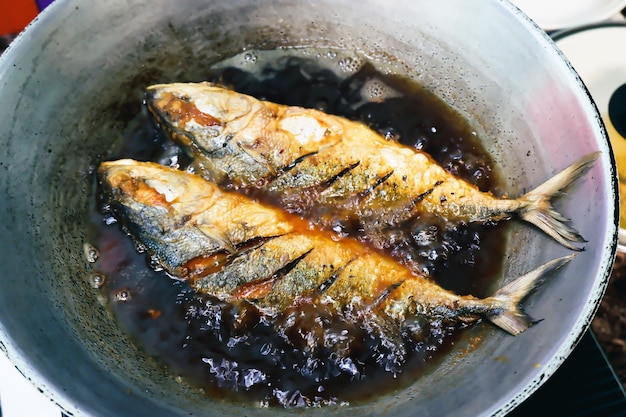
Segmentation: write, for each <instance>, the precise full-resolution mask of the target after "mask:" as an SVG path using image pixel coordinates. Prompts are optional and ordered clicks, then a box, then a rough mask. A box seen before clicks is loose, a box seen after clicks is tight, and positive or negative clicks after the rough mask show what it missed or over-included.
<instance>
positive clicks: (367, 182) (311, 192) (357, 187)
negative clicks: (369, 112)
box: [147, 83, 599, 250]
mask: <svg viewBox="0 0 626 417" xmlns="http://www.w3.org/2000/svg"><path fill="white" fill-rule="evenodd" d="M147 104H148V108H149V109H150V111H151V112H152V114H153V115H154V116H155V117H156V118H157V120H159V122H160V123H161V124H162V125H164V126H165V127H166V128H167V129H168V130H169V131H170V132H171V133H172V135H173V137H174V138H175V139H176V140H178V141H179V142H180V143H181V144H182V145H183V146H184V147H186V149H187V150H188V151H189V152H190V153H191V154H192V156H193V157H194V160H195V164H196V167H197V169H198V172H200V173H201V174H202V175H203V176H204V177H205V178H207V179H210V180H212V181H216V182H218V183H224V182H228V183H230V184H235V185H236V186H238V187H263V188H264V189H265V190H267V191H269V192H273V193H276V195H279V196H281V198H282V199H283V203H285V204H283V206H288V207H292V205H295V206H298V205H304V206H307V205H313V204H322V205H328V206H331V207H336V208H340V209H343V210H348V212H350V213H353V214H354V215H355V216H356V217H357V218H360V219H371V218H374V217H378V218H383V219H384V220H385V223H391V224H398V223H400V222H402V221H404V220H407V219H408V218H411V217H413V216H415V215H417V214H419V213H429V214H434V215H436V216H438V217H439V218H441V219H442V220H443V221H455V222H459V221H464V222H476V221H488V220H491V221H499V220H504V219H508V218H510V217H512V216H513V215H518V216H519V217H520V218H522V219H523V220H525V221H528V222H530V223H532V224H534V225H535V226H537V227H538V228H540V229H541V230H543V231H544V232H545V233H547V234H548V235H549V236H551V237H552V238H554V239H555V240H556V241H558V242H559V243H561V244H562V245H564V246H565V247H567V248H569V249H572V250H582V248H581V247H579V246H578V245H577V244H579V243H582V242H584V239H583V238H582V237H581V236H580V234H579V233H578V232H577V231H576V230H575V229H573V228H572V227H571V226H570V225H569V224H568V222H569V221H568V220H567V219H566V218H565V217H563V216H562V215H561V214H560V213H558V212H557V211H556V210H555V209H554V208H553V207H552V205H551V199H552V198H553V197H554V196H556V195H559V194H560V193H561V192H562V191H564V190H566V189H567V188H568V187H570V186H571V184H572V183H573V182H574V181H576V180H577V179H578V178H580V177H581V176H582V175H583V174H584V173H585V172H586V171H587V170H588V169H589V168H590V167H591V164H592V162H593V161H594V160H595V159H596V158H597V157H598V155H599V153H598V152H596V153H592V154H589V155H587V156H585V157H583V158H581V159H580V160H578V161H576V162H574V163H573V164H572V165H571V166H570V167H568V168H566V169H565V170H564V171H562V172H560V173H558V174H557V175H555V176H554V177H552V178H551V179H549V180H548V181H546V182H545V183H544V184H542V185H540V186H539V187H537V188H536V189H535V190H532V191H531V192H529V193H527V194H525V195H523V196H521V197H519V198H515V199H508V198H499V197H496V196H494V195H493V194H492V193H490V192H481V191H480V190H479V189H478V188H477V187H476V186H474V185H473V184H470V183H468V182H466V181H464V180H462V179H459V178H457V177H455V176H453V175H451V174H449V173H448V172H446V171H445V170H444V169H443V168H442V167H441V166H439V165H438V164H437V163H436V162H435V161H434V160H433V159H432V158H431V157H430V156H429V155H427V154H425V153H423V152H420V151H417V150H415V149H413V148H411V147H407V146H403V145H401V144H398V143H395V142H390V141H387V140H386V139H385V138H383V137H382V136H381V135H379V134H378V133H376V132H374V131H373V130H371V129H369V128H368V127H366V126H364V125H363V124H361V123H357V122H353V121H350V120H347V119H345V118H342V117H339V116H333V115H329V114H325V113H323V112H320V111H317V110H314V109H304V108H300V107H290V106H283V105H279V104H275V103H271V102H266V101H260V100H257V99H255V98H254V97H251V96H247V95H244V94H239V93H236V92H234V91H231V90H228V89H225V88H222V87H219V86H217V85H213V84H210V83H197V84H193V83H188V84H184V83H175V84H159V85H153V86H151V87H149V88H148V99H147ZM292 208H293V207H292ZM290 211H292V212H294V211H295V212H299V211H300V210H299V208H298V207H295V208H294V209H293V210H290Z"/></svg>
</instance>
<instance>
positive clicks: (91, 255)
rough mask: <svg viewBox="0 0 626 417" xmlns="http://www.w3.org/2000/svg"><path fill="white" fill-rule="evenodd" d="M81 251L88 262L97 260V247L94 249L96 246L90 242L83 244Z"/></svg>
mask: <svg viewBox="0 0 626 417" xmlns="http://www.w3.org/2000/svg"><path fill="white" fill-rule="evenodd" d="M83 253H84V254H85V258H86V259H87V262H89V263H94V262H96V261H97V260H98V257H99V256H100V254H99V252H98V249H96V247H95V246H94V245H92V244H91V243H85V244H83Z"/></svg>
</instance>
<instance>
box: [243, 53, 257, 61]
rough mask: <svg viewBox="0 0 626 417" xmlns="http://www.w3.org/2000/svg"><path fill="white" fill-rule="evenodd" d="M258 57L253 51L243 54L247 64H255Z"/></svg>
mask: <svg viewBox="0 0 626 417" xmlns="http://www.w3.org/2000/svg"><path fill="white" fill-rule="evenodd" d="M258 59H259V57H258V55H257V54H256V53H255V52H246V54H245V55H244V56H243V60H244V62H246V63H248V64H256V62H257V60H258Z"/></svg>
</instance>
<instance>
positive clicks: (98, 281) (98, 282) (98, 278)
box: [89, 273, 106, 288]
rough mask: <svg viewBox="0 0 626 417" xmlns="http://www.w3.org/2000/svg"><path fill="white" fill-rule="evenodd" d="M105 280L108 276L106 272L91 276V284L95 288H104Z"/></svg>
mask: <svg viewBox="0 0 626 417" xmlns="http://www.w3.org/2000/svg"><path fill="white" fill-rule="evenodd" d="M105 282H106V277H105V276H104V274H100V273H96V274H93V275H92V276H90V277H89V284H91V286H92V287H93V288H102V286H103V285H104V283H105Z"/></svg>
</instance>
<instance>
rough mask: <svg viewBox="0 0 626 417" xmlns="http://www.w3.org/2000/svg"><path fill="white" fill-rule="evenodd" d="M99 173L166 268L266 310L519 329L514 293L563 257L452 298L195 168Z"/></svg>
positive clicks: (523, 325)
mask: <svg viewBox="0 0 626 417" xmlns="http://www.w3.org/2000/svg"><path fill="white" fill-rule="evenodd" d="M98 175H99V179H100V181H101V184H102V187H103V189H104V190H105V194H106V195H107V197H108V200H109V202H110V203H111V205H112V206H113V207H114V208H115V212H116V213H117V215H118V216H120V217H121V220H122V221H123V223H124V224H125V225H126V227H127V228H128V230H129V231H130V233H131V234H132V235H134V236H135V238H136V239H137V240H138V241H139V242H140V243H142V244H143V245H144V246H145V247H146V248H147V250H148V252H149V253H150V254H151V255H153V256H155V257H156V258H157V259H158V261H159V262H160V263H161V265H162V266H163V267H164V268H165V269H166V270H167V271H168V272H169V273H170V274H172V275H174V276H176V277H178V278H180V279H185V280H189V281H190V283H191V285H192V286H193V287H194V288H196V289H197V290H198V291H200V292H204V293H208V294H211V295H214V296H216V297H219V298H221V299H223V300H226V301H234V300H241V299H244V300H247V301H249V302H251V303H253V304H255V305H256V306H257V307H259V308H260V309H261V311H263V312H265V313H266V314H268V315H275V314H277V313H279V312H280V311H282V310H284V309H285V308H287V307H289V306H291V305H293V304H294V303H299V302H302V301H303V300H310V299H316V300H318V301H320V302H322V303H323V305H325V306H326V307H327V308H328V309H330V310H331V311H345V310H360V311H365V312H369V313H371V314H376V315H380V316H381V317H384V318H385V320H388V321H390V322H392V323H397V324H398V325H401V324H402V323H403V322H404V321H405V320H406V319H408V318H414V317H416V316H420V317H425V318H427V319H429V320H446V321H450V322H459V321H462V322H464V323H465V322H467V323H470V322H475V321H477V320H479V319H480V318H487V319H488V320H490V321H491V322H493V323H495V324H496V325H497V326H499V327H501V328H502V329H504V330H506V331H507V332H509V333H511V334H514V335H517V334H519V333H521V332H523V331H524V330H526V329H527V328H528V327H529V326H530V325H531V320H530V319H529V318H528V316H527V315H526V314H524V313H523V312H522V311H521V309H520V307H519V304H520V302H521V300H522V299H523V298H525V297H526V296H527V295H528V294H529V292H530V291H531V290H533V289H534V288H535V287H536V286H538V285H539V284H541V283H542V282H543V281H544V280H545V278H546V276H547V275H548V273H550V272H552V271H553V270H555V269H556V268H558V267H560V266H562V265H564V264H565V263H566V262H567V261H569V259H571V256H570V257H564V258H558V259H556V260H553V261H551V262H548V263H546V264H545V265H543V266H541V267H539V268H537V269H536V270H534V271H532V272H529V273H528V274H526V275H524V276H522V277H520V278H518V279H516V280H515V281H513V282H511V283H510V284H508V285H506V286H505V287H503V288H501V289H500V290H498V291H496V293H495V294H494V295H493V296H491V297H487V298H484V299H479V298H475V297H473V296H469V295H468V296H459V295H457V294H454V293H452V292H450V291H447V290H445V289H443V288H441V287H440V286H438V285H437V284H436V283H434V282H432V281H431V280H429V279H426V278H425V277H424V276H420V275H417V274H415V273H413V272H411V271H410V270H408V269H407V268H405V267H403V266H402V265H400V264H399V263H397V262H396V261H394V260H393V259H391V258H389V257H388V256H385V255H383V254H381V253H378V252H376V251H374V250H373V249H370V248H369V247H367V246H365V245H363V244H362V243H360V242H357V241H355V240H352V239H336V237H334V236H333V235H330V234H327V233H326V232H324V231H320V230H316V229H315V228H313V227H312V226H311V225H310V224H309V223H308V222H307V221H304V220H302V219H301V218H299V217H296V216H293V215H290V214H288V213H286V212H284V211H282V210H280V209H277V208H273V207H268V206H265V205H262V204H260V203H257V202H254V201H252V200H250V199H248V198H247V197H244V196H242V195H239V194H237V193H234V192H227V191H223V190H221V189H220V188H219V187H218V186H217V185H215V184H214V183H211V182H209V181H206V180H204V179H202V178H201V177H199V176H197V175H194V174H190V173H187V172H183V171H179V170H175V169H172V168H167V167H164V166H161V165H158V164H155V163H149V162H145V163H141V162H136V161H133V160H128V159H127V160H119V161H113V162H104V163H102V164H101V165H100V167H99V170H98Z"/></svg>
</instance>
